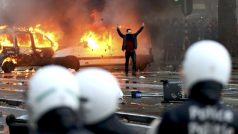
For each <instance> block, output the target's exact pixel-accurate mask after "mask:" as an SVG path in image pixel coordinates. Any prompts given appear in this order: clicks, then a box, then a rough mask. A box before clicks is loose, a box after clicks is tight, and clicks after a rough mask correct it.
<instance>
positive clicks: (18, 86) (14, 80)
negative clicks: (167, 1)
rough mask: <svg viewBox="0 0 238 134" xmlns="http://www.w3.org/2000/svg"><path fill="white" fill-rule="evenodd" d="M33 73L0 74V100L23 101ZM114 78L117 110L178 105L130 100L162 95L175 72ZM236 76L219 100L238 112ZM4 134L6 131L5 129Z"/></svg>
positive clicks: (9, 110) (157, 111)
mask: <svg viewBox="0 0 238 134" xmlns="http://www.w3.org/2000/svg"><path fill="white" fill-rule="evenodd" d="M33 73H34V70H33V71H32V72H31V71H28V72H26V71H19V72H13V73H12V74H0V98H5V99H13V100H24V98H25V91H26V90H27V80H28V79H29V78H30V76H31V75H32V74H33ZM112 73H113V74H114V75H115V76H116V77H117V78H118V80H119V82H120V85H121V88H122V90H123V92H124V95H126V96H125V97H124V103H122V104H120V107H119V109H118V111H121V112H129V113H136V114H145V115H153V116H160V115H161V114H162V113H163V111H164V110H166V109H167V108H168V107H171V106H174V105H179V103H161V102H162V101H163V98H162V97H155V96H152V97H142V98H137V99H133V98H131V97H130V94H131V91H137V90H138V91H141V92H142V93H143V94H162V93H163V86H162V83H161V80H168V79H169V80H179V78H180V75H179V73H177V72H169V71H153V72H139V73H138V74H137V76H136V77H134V76H130V75H129V76H125V75H124V73H123V72H122V71H112ZM237 84H238V74H236V73H233V76H232V80H231V84H229V85H228V86H227V88H226V90H225V91H224V93H226V94H225V95H223V100H224V102H225V104H227V105H228V106H230V107H233V108H234V109H236V110H238V85H237ZM0 111H1V112H2V113H3V116H4V117H6V116H7V115H9V114H14V115H16V116H21V115H23V114H26V111H25V107H24V106H20V107H13V106H9V105H7V104H4V103H0ZM5 133H7V129H6V130H5Z"/></svg>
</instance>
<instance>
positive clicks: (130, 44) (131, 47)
mask: <svg viewBox="0 0 238 134" xmlns="http://www.w3.org/2000/svg"><path fill="white" fill-rule="evenodd" d="M143 28H144V27H143V26H142V27H141V28H140V29H139V30H138V31H137V32H136V33H134V34H126V35H124V34H122V32H121V31H120V29H119V28H117V32H118V34H119V35H120V37H121V38H123V44H122V51H124V50H126V52H125V58H126V63H125V73H126V74H128V71H129V69H128V67H129V60H130V57H131V59H132V63H133V65H132V74H133V75H135V73H136V51H135V50H136V49H137V36H138V35H139V34H140V32H141V31H142V30H143Z"/></svg>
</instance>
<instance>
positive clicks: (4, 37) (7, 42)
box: [0, 34, 13, 50]
mask: <svg viewBox="0 0 238 134" xmlns="http://www.w3.org/2000/svg"><path fill="white" fill-rule="evenodd" d="M0 45H1V47H3V46H6V47H12V46H13V37H12V35H8V34H1V35H0ZM1 50H2V49H1Z"/></svg>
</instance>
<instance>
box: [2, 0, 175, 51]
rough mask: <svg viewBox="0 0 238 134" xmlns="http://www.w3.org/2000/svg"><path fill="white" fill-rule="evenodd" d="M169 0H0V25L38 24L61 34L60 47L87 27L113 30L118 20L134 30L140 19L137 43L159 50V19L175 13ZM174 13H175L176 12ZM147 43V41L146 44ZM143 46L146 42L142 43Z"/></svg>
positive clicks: (125, 26) (71, 41)
mask: <svg viewBox="0 0 238 134" xmlns="http://www.w3.org/2000/svg"><path fill="white" fill-rule="evenodd" d="M167 1H168V0H0V25H1V24H7V25H10V26H34V25H37V24H41V25H42V27H43V28H45V29H47V30H53V31H56V32H57V33H58V34H60V36H61V40H60V44H61V46H60V47H67V46H70V45H74V44H76V43H77V42H78V40H79V37H80V35H82V34H83V33H84V32H85V31H86V30H88V29H90V28H92V27H93V28H95V29H99V27H104V28H107V29H110V30H112V31H114V32H115V36H118V35H116V34H117V33H116V30H115V27H116V25H117V24H120V25H121V26H122V30H123V32H124V31H125V29H126V28H131V29H132V31H136V30H137V29H138V28H139V27H140V25H141V24H142V22H145V23H146V28H145V31H143V32H142V34H141V35H140V36H139V42H140V44H152V45H153V46H152V47H154V48H156V49H154V50H156V51H157V52H154V53H159V51H160V50H159V49H160V47H158V46H160V44H161V42H162V41H161V39H160V38H159V36H160V35H162V34H161V31H160V30H159V29H160V25H159V20H160V19H163V18H167V17H168V16H171V14H174V12H173V11H171V10H168V2H167ZM175 15H176V14H175ZM147 46H149V45H147ZM141 47H145V46H141Z"/></svg>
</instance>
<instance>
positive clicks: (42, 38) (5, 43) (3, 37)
mask: <svg viewBox="0 0 238 134" xmlns="http://www.w3.org/2000/svg"><path fill="white" fill-rule="evenodd" d="M0 30H2V32H1V34H0V45H1V47H13V45H14V36H13V34H11V33H13V32H14V31H23V33H20V34H16V38H17V41H18V42H17V43H18V45H19V46H20V47H31V37H30V35H28V34H27V32H30V33H32V34H33V37H34V43H35V46H36V48H45V47H52V48H53V50H54V51H56V50H57V49H58V47H59V44H58V41H59V37H58V36H57V34H56V33H55V32H49V31H44V30H43V29H42V28H41V25H40V24H38V25H36V26H35V27H30V28H26V27H13V28H8V26H7V25H3V26H0ZM24 32H26V33H24ZM1 50H2V49H1Z"/></svg>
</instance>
